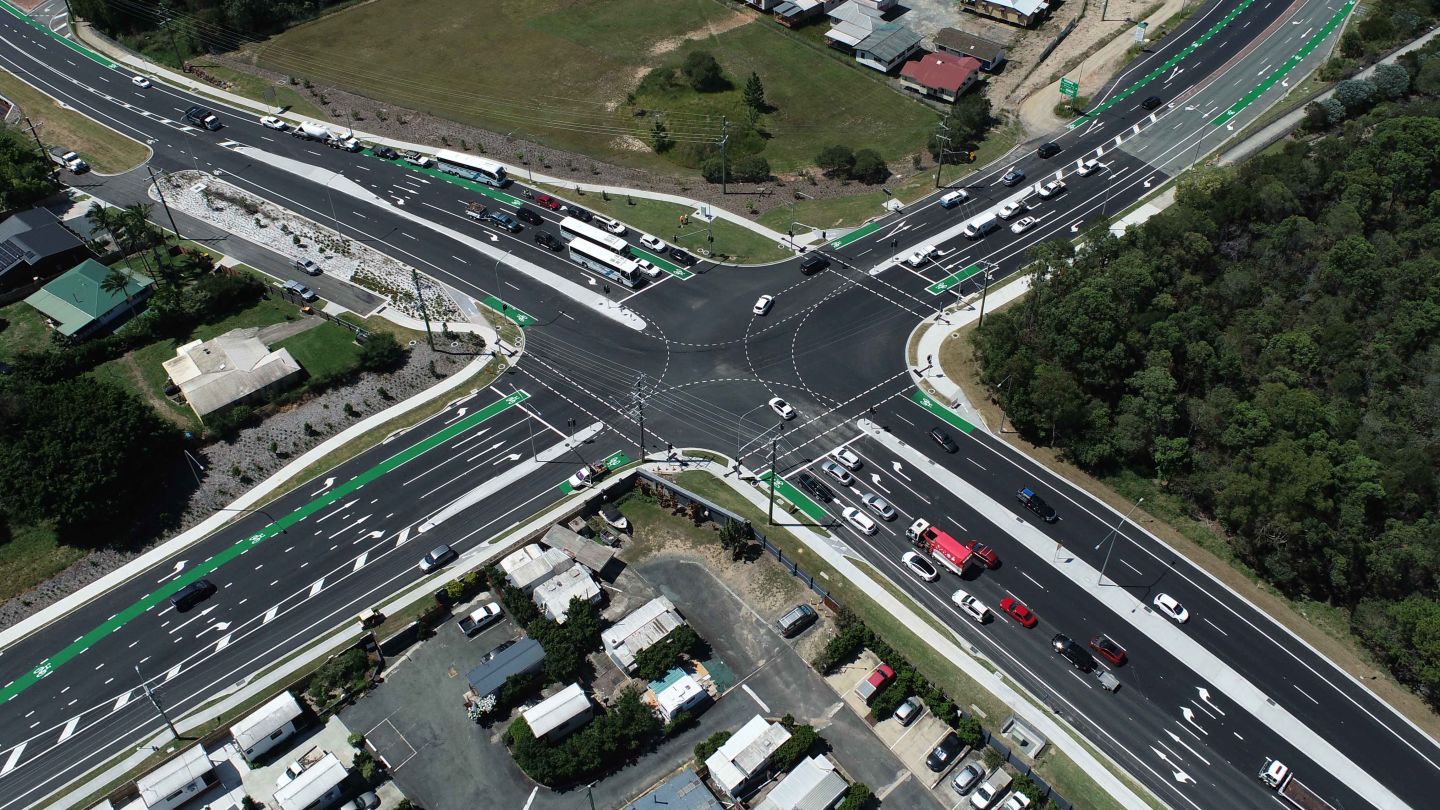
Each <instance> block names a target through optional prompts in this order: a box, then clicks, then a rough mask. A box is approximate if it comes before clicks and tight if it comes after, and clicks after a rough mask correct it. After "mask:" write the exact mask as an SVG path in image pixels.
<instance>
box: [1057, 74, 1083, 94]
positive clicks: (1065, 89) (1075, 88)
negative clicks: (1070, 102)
mask: <svg viewBox="0 0 1440 810" xmlns="http://www.w3.org/2000/svg"><path fill="white" fill-rule="evenodd" d="M1060 95H1062V96H1069V97H1070V98H1075V97H1076V96H1078V95H1080V83H1079V82H1077V81H1072V80H1070V79H1063V78H1062V79H1061V80H1060Z"/></svg>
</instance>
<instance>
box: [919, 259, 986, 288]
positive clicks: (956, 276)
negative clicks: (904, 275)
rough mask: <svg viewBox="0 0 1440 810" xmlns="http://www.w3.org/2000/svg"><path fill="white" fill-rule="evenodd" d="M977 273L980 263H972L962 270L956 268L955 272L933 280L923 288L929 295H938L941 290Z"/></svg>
mask: <svg viewBox="0 0 1440 810" xmlns="http://www.w3.org/2000/svg"><path fill="white" fill-rule="evenodd" d="M979 273H980V265H978V264H972V265H970V266H969V267H967V268H965V269H964V270H957V271H956V272H954V273H951V274H950V275H948V276H946V277H945V278H942V279H940V280H939V281H937V282H935V283H934V284H931V285H930V286H929V287H926V288H925V289H926V291H927V292H929V293H930V294H931V295H939V294H941V293H943V292H947V291H949V290H950V288H952V287H954V286H956V285H958V284H960V283H961V282H962V281H965V280H966V279H968V278H970V277H971V276H976V275H979Z"/></svg>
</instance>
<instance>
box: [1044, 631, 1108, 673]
mask: <svg viewBox="0 0 1440 810" xmlns="http://www.w3.org/2000/svg"><path fill="white" fill-rule="evenodd" d="M1050 646H1051V647H1053V648H1054V649H1055V652H1057V653H1060V654H1061V655H1063V656H1065V658H1066V659H1067V660H1069V661H1070V663H1071V664H1073V665H1074V666H1075V668H1076V669H1078V670H1080V671H1081V672H1094V671H1095V667H1096V666H1098V664H1097V663H1096V661H1095V656H1093V655H1091V654H1090V653H1088V652H1086V651H1085V648H1084V647H1081V646H1080V645H1079V644H1076V643H1075V642H1073V641H1071V640H1070V637H1069V636H1067V635H1065V634H1064V633H1056V634H1055V637H1054V638H1052V639H1050Z"/></svg>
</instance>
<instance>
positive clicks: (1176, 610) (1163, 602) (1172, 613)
mask: <svg viewBox="0 0 1440 810" xmlns="http://www.w3.org/2000/svg"><path fill="white" fill-rule="evenodd" d="M1155 609H1156V610H1158V611H1160V612H1161V613H1163V614H1165V615H1166V616H1169V617H1170V618H1171V619H1172V620H1173V621H1174V622H1175V623H1176V624H1184V623H1185V622H1188V621H1190V611H1188V610H1186V609H1185V606H1184V605H1182V604H1180V602H1179V600H1177V599H1176V598H1175V597H1173V596H1171V595H1170V594H1168V593H1162V594H1158V595H1156V597H1155Z"/></svg>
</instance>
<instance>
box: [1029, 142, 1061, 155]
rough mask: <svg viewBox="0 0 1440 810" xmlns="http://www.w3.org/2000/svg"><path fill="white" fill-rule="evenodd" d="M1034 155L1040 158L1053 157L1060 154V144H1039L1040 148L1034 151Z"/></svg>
mask: <svg viewBox="0 0 1440 810" xmlns="http://www.w3.org/2000/svg"><path fill="white" fill-rule="evenodd" d="M1035 154H1037V155H1039V156H1040V157H1041V158H1052V157H1055V156H1056V155H1058V154H1060V144H1058V143H1054V142H1050V143H1042V144H1040V148H1039V149H1036V150H1035Z"/></svg>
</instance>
